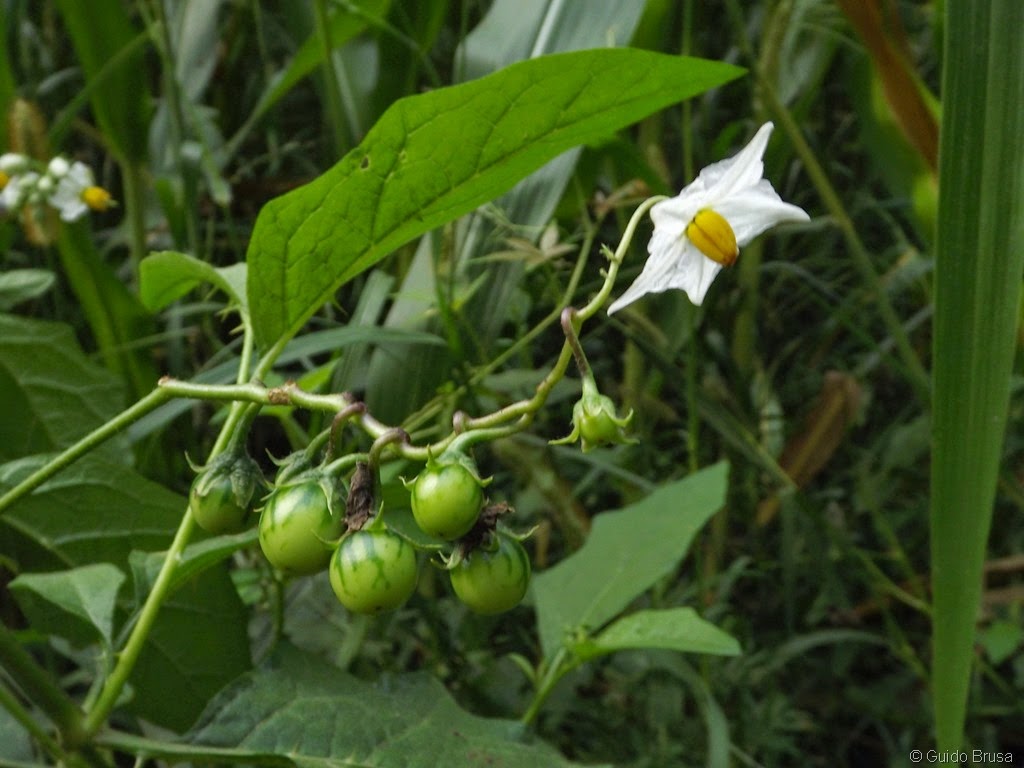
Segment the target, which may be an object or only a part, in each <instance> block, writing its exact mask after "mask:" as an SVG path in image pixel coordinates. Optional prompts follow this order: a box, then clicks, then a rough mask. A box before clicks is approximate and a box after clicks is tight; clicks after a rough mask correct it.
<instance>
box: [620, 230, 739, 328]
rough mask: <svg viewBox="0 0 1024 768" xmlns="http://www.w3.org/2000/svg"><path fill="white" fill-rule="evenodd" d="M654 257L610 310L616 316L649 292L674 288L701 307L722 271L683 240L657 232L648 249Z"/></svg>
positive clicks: (691, 244)
mask: <svg viewBox="0 0 1024 768" xmlns="http://www.w3.org/2000/svg"><path fill="white" fill-rule="evenodd" d="M648 248H649V250H650V252H651V257H650V258H649V259H648V260H647V263H646V264H645V265H644V268H643V271H641V273H640V276H639V277H637V279H636V280H634V281H633V284H632V285H631V286H629V288H627V289H626V291H625V293H623V294H622V295H621V296H620V297H619V298H618V299H616V300H615V301H614V302H612V305H611V306H610V307H608V314H609V315H611V314H614V313H615V312H618V311H619V310H620V309H622V308H623V307H625V306H627V305H629V304H632V303H633V302H634V301H636V300H637V299H639V298H640V297H642V296H645V295H647V294H648V293H663V292H664V291H667V290H669V289H671V288H675V289H678V290H681V291H686V295H687V296H689V297H690V301H692V302H693V303H694V304H698V305H699V304H700V303H701V302H702V301H704V295H705V294H706V293H707V292H708V288H710V287H711V283H713V282H714V280H715V277H716V276H717V275H718V273H719V271H721V269H722V265H721V264H716V263H715V262H713V261H712V260H711V259H709V258H707V257H706V256H705V255H704V254H702V253H701V252H700V251H698V250H697V248H696V247H695V246H694V245H693V243H691V242H690V241H689V240H687V239H686V238H685V237H683V238H668V237H665V236H664V235H663V233H660V232H658V231H655V233H654V236H653V237H652V238H651V244H650V246H648Z"/></svg>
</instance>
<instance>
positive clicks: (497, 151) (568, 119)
mask: <svg viewBox="0 0 1024 768" xmlns="http://www.w3.org/2000/svg"><path fill="white" fill-rule="evenodd" d="M738 75H739V70H737V69H736V68H734V67H730V66H728V65H724V64H713V63H711V62H698V61H693V60H689V59H679V58H669V57H665V56H659V55H657V54H651V53H646V52H643V51H636V50H615V49H608V50H601V51H584V52H580V53H572V54H562V55H558V56H552V57H546V58H543V59H537V60H534V61H526V62H522V63H520V64H516V65H513V66H511V67H508V68H506V69H505V70H503V71H501V72H500V73H496V74H494V75H490V76H488V77H485V78H481V79H479V80H475V81H473V82H471V83H466V84H463V85H459V86H452V87H450V88H445V89H441V90H437V91H433V92H431V93H426V94H421V95H418V96H415V97H409V98H407V99H403V100H401V101H399V102H396V103H395V104H394V105H393V106H392V107H391V108H390V109H389V110H388V112H386V113H385V114H384V115H383V116H382V117H381V119H380V120H379V121H378V122H377V124H376V125H375V126H374V128H373V129H372V130H371V131H370V132H369V133H368V134H367V136H366V138H365V139H364V140H363V141H362V143H361V144H360V145H359V146H358V147H357V148H355V149H354V150H352V152H350V153H349V154H348V155H346V156H345V157H344V158H343V159H342V160H341V161H340V162H339V163H338V164H337V165H336V166H334V167H333V168H332V169H330V170H329V171H327V172H326V173H324V174H323V175H321V176H320V177H319V178H318V179H317V180H316V181H314V182H312V183H310V184H308V185H306V186H305V187H303V188H302V189H300V190H297V191H295V192H292V193H290V194H288V195H285V196H283V197H281V198H279V199H277V200H275V201H273V202H272V203H270V204H268V205H267V206H266V207H265V208H264V209H263V210H262V211H261V212H260V216H259V218H258V219H257V221H256V228H255V230H254V231H253V239H252V244H251V246H250V250H249V253H248V258H247V261H248V264H249V288H248V293H249V302H250V304H252V305H257V304H258V305H259V306H260V311H259V312H257V313H256V314H255V316H254V317H253V324H254V329H255V333H256V340H257V342H258V343H259V344H260V345H261V346H262V347H264V348H268V347H271V346H272V345H274V344H276V343H278V342H280V341H281V340H282V339H287V338H290V337H291V336H292V335H294V334H295V333H296V332H297V331H298V330H299V329H300V328H301V327H302V325H303V323H305V321H306V320H307V319H308V318H309V316H310V315H311V314H312V313H313V312H315V311H316V310H317V309H319V308H320V306H322V305H323V303H324V302H325V301H326V300H327V299H329V298H330V296H332V295H333V294H334V292H335V291H336V290H337V289H338V287H339V286H340V285H342V284H344V282H345V281H346V280H349V279H351V278H352V277H354V276H355V275H357V274H359V273H360V272H362V271H363V270H365V269H366V268H367V267H370V266H372V265H373V264H375V263H376V262H378V261H379V260H380V259H382V258H384V256H385V255H387V253H388V252H390V251H392V250H394V249H395V248H397V247H399V246H401V245H403V244H405V243H406V242H408V241H409V240H411V239H412V238H413V237H415V236H417V235H419V234H422V233H424V232H427V231H429V230H430V229H432V228H434V227H436V226H439V225H441V224H444V223H445V222H447V221H451V220H452V219H454V218H456V217H457V216H460V215H461V214H463V213H468V212H469V211H471V210H473V208H475V207H476V206H478V205H480V204H481V203H484V202H486V201H488V200H490V199H492V198H494V197H495V196H497V195H498V194H500V193H502V192H504V191H506V190H507V189H508V188H509V187H511V186H512V184H514V183H515V182H516V181H517V180H518V179H519V178H521V177H522V176H523V175H525V174H526V173H528V172H530V171H532V170H535V169H536V168H538V167H539V166H540V165H542V164H543V163H544V162H546V161H547V160H550V159H551V158H553V157H554V156H555V155H557V154H558V153H559V152H562V151H564V150H566V149H569V148H570V147H572V146H575V145H578V144H583V143H586V142H588V141H592V140H595V139H599V138H603V137H604V136H606V135H607V134H609V133H611V132H613V131H615V130H617V129H618V128H621V127H622V126H624V125H628V124H629V123H631V122H635V121H636V120H637V119H639V118H641V117H643V116H645V115H647V114H649V113H651V112H653V111H655V110H657V109H659V108H661V107H664V106H667V105H668V104H671V103H673V102H676V101H679V100H680V99H684V98H687V97H688V96H692V95H694V94H695V93H699V92H700V91H703V90H705V89H707V88H709V87H712V86H714V85H719V84H721V83H723V82H726V81H728V80H730V79H732V78H735V77H737V76H738ZM454 135H457V136H458V137H459V140H458V141H457V142H452V141H450V137H451V136H454ZM467 149H471V151H466V150H467Z"/></svg>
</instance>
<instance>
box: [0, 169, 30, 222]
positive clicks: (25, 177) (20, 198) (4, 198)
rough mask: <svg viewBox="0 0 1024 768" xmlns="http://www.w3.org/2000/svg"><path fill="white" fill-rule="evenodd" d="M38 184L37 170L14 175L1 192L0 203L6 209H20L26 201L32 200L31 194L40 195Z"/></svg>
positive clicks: (12, 210)
mask: <svg viewBox="0 0 1024 768" xmlns="http://www.w3.org/2000/svg"><path fill="white" fill-rule="evenodd" d="M38 184H39V174H38V173H36V172H35V171H29V172H28V173H22V174H20V175H18V176H14V177H12V178H11V179H10V180H9V181H8V182H7V184H5V185H4V188H3V191H2V192H0V204H2V205H3V207H4V210H6V211H11V212H14V211H17V210H19V209H20V208H21V206H22V205H24V204H25V203H26V202H30V196H31V195H33V194H36V195H38V193H37V192H36V187H37V186H38Z"/></svg>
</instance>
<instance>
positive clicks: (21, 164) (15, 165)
mask: <svg viewBox="0 0 1024 768" xmlns="http://www.w3.org/2000/svg"><path fill="white" fill-rule="evenodd" d="M27 167H28V158H27V157H25V155H19V154H18V153H16V152H4V153H3V154H2V155H0V173H3V174H6V175H7V176H13V175H14V174H16V173H21V172H22V171H24V170H25V169H26V168H27Z"/></svg>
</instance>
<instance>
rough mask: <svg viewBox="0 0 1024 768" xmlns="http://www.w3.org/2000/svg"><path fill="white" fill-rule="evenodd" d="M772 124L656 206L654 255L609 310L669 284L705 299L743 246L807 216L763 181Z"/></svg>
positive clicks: (693, 298)
mask: <svg viewBox="0 0 1024 768" xmlns="http://www.w3.org/2000/svg"><path fill="white" fill-rule="evenodd" d="M772 128H773V126H772V124H771V123H765V124H764V125H762V126H761V128H760V130H758V132H757V134H755V136H754V138H753V139H752V140H751V141H750V143H749V144H747V146H746V147H744V148H743V149H742V150H740V152H739V154H737V155H736V156H734V157H731V158H729V159H727V160H722V161H720V162H717V163H713V164H712V165H709V166H708V167H707V168H705V169H704V170H702V171H701V172H700V174H699V175H698V176H697V178H696V179H695V180H694V181H693V182H692V183H691V184H689V185H688V186H687V187H686V188H685V189H683V191H682V192H680V193H679V194H678V195H677V196H676V197H673V198H671V199H669V200H664V201H662V202H660V203H658V204H657V205H655V206H654V207H653V208H652V209H651V220H652V221H653V222H654V234H653V235H652V236H651V241H650V243H649V244H648V246H647V250H648V252H649V253H650V257H649V258H648V259H647V263H646V264H645V265H644V268H643V271H642V272H641V273H640V276H639V277H638V278H637V279H636V281H635V282H634V283H633V284H632V285H631V286H629V288H628V289H626V292H625V293H623V294H622V296H620V297H619V298H618V299H616V300H615V301H614V302H612V305H611V306H610V307H609V308H608V314H612V313H613V312H617V311H619V310H620V309H622V308H623V307H625V306H626V305H628V304H632V303H633V302H634V301H636V300H637V299H639V298H640V297H641V296H644V295H646V294H648V293H661V292H663V291H667V290H669V289H670V288H677V289H679V290H682V291H686V295H687V296H689V297H690V301H692V302H693V303H694V304H700V303H701V302H702V301H703V300H704V295H705V294H706V293H707V292H708V288H710V287H711V283H712V282H713V281H714V279H715V276H716V275H717V274H718V272H719V271H720V270H721V269H722V267H723V266H731V265H732V264H733V262H735V261H736V257H737V256H738V255H739V249H740V247H741V246H744V245H746V244H747V243H749V242H750V241H751V240H753V239H754V238H755V237H757V236H758V235H759V234H761V233H762V232H764V231H765V230H766V229H768V228H770V227H773V226H775V225H776V224H779V223H781V222H784V221H809V220H810V217H809V216H808V215H807V213H806V212H805V211H804V210H803V209H802V208H798V207H797V206H795V205H790V204H789V203H785V202H783V201H782V199H781V198H780V197H779V196H778V194H777V193H776V192H775V190H774V189H773V188H772V185H771V183H770V182H768V181H767V180H765V179H764V178H763V175H764V163H763V162H762V160H761V158H762V157H764V150H765V147H766V146H767V145H768V137H769V136H770V135H771V132H772Z"/></svg>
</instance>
